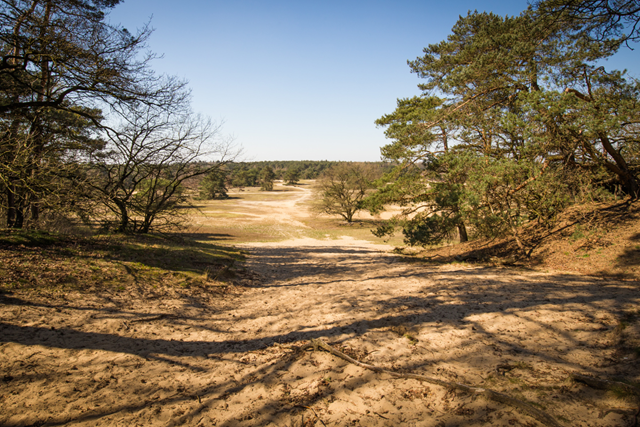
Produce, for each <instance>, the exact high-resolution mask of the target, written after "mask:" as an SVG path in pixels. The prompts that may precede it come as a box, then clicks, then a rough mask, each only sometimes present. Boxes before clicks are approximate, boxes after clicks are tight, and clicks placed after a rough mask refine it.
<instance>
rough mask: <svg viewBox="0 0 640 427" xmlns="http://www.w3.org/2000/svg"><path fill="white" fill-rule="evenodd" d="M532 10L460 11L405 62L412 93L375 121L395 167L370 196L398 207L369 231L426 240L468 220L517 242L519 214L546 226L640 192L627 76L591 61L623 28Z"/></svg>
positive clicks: (480, 230)
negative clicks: (590, 202) (590, 204)
mask: <svg viewBox="0 0 640 427" xmlns="http://www.w3.org/2000/svg"><path fill="white" fill-rule="evenodd" d="M545 7H546V6H545ZM545 10H546V9H545ZM542 12H543V11H542V10H536V9H533V8H530V9H528V10H526V11H524V12H522V13H521V14H520V15H519V16H515V17H501V16H497V15H495V14H492V13H478V12H473V13H469V14H468V15H467V16H463V17H460V19H459V20H458V22H457V23H456V24H455V26H454V27H453V29H452V33H451V35H449V37H448V38H447V40H444V41H442V42H440V43H436V44H432V45H429V46H427V47H426V48H425V49H424V55H423V56H421V57H418V58H417V59H415V60H414V61H410V62H409V66H410V67H411V71H412V72H414V73H416V74H418V75H419V76H420V77H422V78H423V79H424V80H425V82H424V83H422V84H420V85H419V87H420V88H421V89H422V90H423V95H422V96H419V97H415V98H411V99H400V100H398V106H397V109H396V110H395V111H394V112H393V113H391V114H388V115H385V116H383V117H381V118H380V119H378V120H377V121H376V123H377V124H378V125H379V126H384V127H386V131H385V132H386V135H387V137H388V138H390V139H392V142H391V143H390V144H388V145H387V146H385V147H383V149H382V154H383V157H385V158H386V159H387V160H392V161H397V162H398V166H397V167H396V168H395V169H394V171H393V172H392V173H391V174H389V175H388V176H387V177H386V178H385V179H384V180H383V181H382V182H381V184H382V185H381V189H380V191H379V192H378V193H377V194H376V195H375V196H373V197H372V198H371V199H370V200H369V205H370V206H371V207H372V209H373V210H376V209H381V207H382V206H383V205H384V204H386V203H398V204H400V205H402V206H404V207H405V210H404V212H403V214H402V215H399V216H397V217H396V218H395V219H394V221H392V223H391V224H387V225H386V227H383V228H381V229H380V230H378V233H379V234H384V233H386V232H389V231H390V230H391V228H392V225H394V224H395V225H400V226H402V228H403V230H404V233H405V237H406V240H407V243H409V244H433V243H437V242H439V241H441V240H442V239H444V238H446V237H447V236H450V235H451V234H452V232H453V231H454V230H455V229H456V228H457V229H458V231H459V234H460V237H461V240H464V238H465V236H466V231H465V230H464V227H465V226H468V225H470V226H472V228H473V230H474V233H475V234H476V235H485V236H501V235H505V234H512V235H513V236H514V237H515V238H516V240H517V241H518V244H519V245H520V246H521V248H522V249H523V250H524V251H525V252H526V251H527V250H528V249H527V248H526V246H527V245H526V243H525V242H523V241H522V240H521V239H520V238H519V235H518V228H519V227H520V226H521V225H522V224H524V223H527V222H530V221H537V222H539V223H540V224H543V225H545V226H548V225H550V224H551V223H553V220H554V219H555V218H556V217H557V214H558V213H559V212H561V211H562V210H563V209H564V208H566V207H567V206H568V205H570V204H571V203H575V202H576V201H579V200H581V199H584V198H594V197H601V196H602V195H603V194H605V190H608V191H609V192H615V191H618V192H619V193H624V194H626V195H629V196H630V197H632V198H638V197H640V185H639V181H638V170H639V169H640V157H639V156H638V154H639V151H638V148H639V145H638V144H639V142H638V123H639V119H640V117H639V114H638V108H637V105H638V95H639V93H638V90H639V86H638V82H637V81H635V80H634V79H631V78H629V77H627V76H626V75H625V73H623V72H620V71H607V70H605V68H604V67H602V66H600V65H599V63H598V61H600V60H602V59H604V58H607V57H609V56H611V55H613V54H615V53H616V51H617V50H618V49H619V48H620V46H621V40H622V39H621V38H615V37H609V36H610V35H609V34H608V35H607V37H604V38H595V37H592V32H591V31H592V28H587V27H585V26H584V25H583V23H582V22H581V21H579V20H573V21H570V22H569V21H560V20H558V19H556V17H555V16H554V15H552V14H548V13H542ZM615 35H616V34H613V36H615Z"/></svg>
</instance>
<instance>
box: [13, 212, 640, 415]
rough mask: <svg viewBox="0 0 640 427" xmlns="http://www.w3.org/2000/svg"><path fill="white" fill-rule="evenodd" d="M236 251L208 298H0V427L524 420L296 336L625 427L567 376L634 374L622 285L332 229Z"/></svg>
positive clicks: (614, 407)
mask: <svg viewBox="0 0 640 427" xmlns="http://www.w3.org/2000/svg"><path fill="white" fill-rule="evenodd" d="M294 206H298V207H299V206H300V205H294ZM295 212H296V210H295V209H294V210H293V211H292V213H291V216H292V217H293V218H291V219H292V220H295V219H296V218H295ZM245 247H246V248H247V250H248V251H249V252H250V257H249V260H248V261H247V265H246V267H247V268H248V269H249V270H250V271H253V272H255V273H254V274H253V275H252V276H251V278H249V279H246V280H245V281H244V286H243V287H237V288H235V291H233V290H232V291H231V293H230V294H229V295H227V296H226V298H223V299H222V298H213V299H209V300H203V299H198V298H195V297H194V296H189V295H185V294H181V293H180V292H178V291H176V292H175V293H173V294H167V295H166V296H164V297H161V298H151V299H149V298H147V299H144V300H143V299H132V298H127V297H126V296H125V295H107V296H105V295H90V296H86V295H72V294H68V295H66V297H65V298H64V299H57V300H55V301H48V300H45V299H42V298H40V299H39V298H36V297H33V296H31V297H27V296H20V295H14V296H11V297H9V296H3V297H2V299H1V300H0V302H1V303H2V305H1V306H0V343H1V346H0V379H1V380H2V381H3V382H2V383H1V385H2V388H1V391H0V394H1V396H0V425H7V426H27V425H86V426H101V425H102V426H110V425H122V426H132V425H141V426H168V425H199V426H209V425H216V426H262V425H273V426H290V425H295V426H300V425H307V426H308V425H323V424H324V425H327V426H329V425H336V426H343V425H363V426H395V425H407V426H413V425H415V426H458V425H498V426H499V425H504V426H511V425H516V426H517V425H521V426H536V425H540V424H539V423H538V422H537V421H535V420H533V419H532V418H530V417H529V416H527V415H523V414H522V413H521V412H519V411H518V410H515V409H513V408H510V407H508V406H504V405H501V404H498V403H495V402H490V401H487V400H484V399H483V398H480V397H473V396H468V395H464V394H461V393H459V392H454V391H450V390H447V389H444V388H442V387H438V386H433V385H428V384H422V383H420V382H418V381H415V380H398V379H393V378H391V377H389V376H387V375H384V374H377V373H374V372H371V371H366V370H364V369H362V368H359V367H356V366H353V365H349V364H347V363H346V362H344V361H343V360H341V359H338V358H336V357H333V356H331V355H329V354H327V353H320V352H312V353H311V352H307V353H304V352H296V351H295V348H296V347H297V346H300V345H302V344H304V343H307V342H308V341H309V340H310V339H313V338H320V339H323V340H325V341H327V342H329V343H331V344H332V345H333V346H334V347H336V348H340V349H343V350H344V351H345V352H347V353H348V354H350V355H352V356H354V357H356V358H357V359H359V360H362V361H366V362H367V363H370V364H374V365H377V366H381V367H384V368H387V369H391V370H396V371H400V372H415V373H424V374H427V375H430V376H433V377H437V378H441V379H443V380H447V381H457V382H463V383H468V384H473V385H478V386H483V387H488V388H492V389H495V390H499V391H503V392H505V393H507V394H510V395H512V396H514V397H518V398H520V399H522V400H526V401H528V402H531V403H532V404H534V405H536V407H538V408H541V409H544V410H545V411H547V412H548V413H549V414H551V415H553V416H554V417H555V418H556V419H557V420H558V421H559V422H560V423H561V424H562V425H567V426H580V425H582V426H625V425H630V424H631V423H632V422H633V418H634V413H635V411H636V407H637V406H636V403H635V402H634V401H633V400H626V399H625V398H624V397H619V396H616V395H614V394H608V393H605V392H601V391H596V390H593V389H590V388H589V387H587V386H585V385H582V384H579V383H574V382H572V381H570V380H568V375H569V374H570V373H571V372H580V373H585V374H592V375H596V376H599V377H602V378H614V377H622V378H625V379H627V380H630V381H636V382H638V381H640V372H639V368H638V366H639V365H640V362H639V361H638V359H637V352H636V353H634V349H635V348H637V347H638V346H640V338H639V337H640V328H639V326H640V322H639V321H638V316H639V315H640V312H638V308H639V307H640V305H639V303H640V292H639V288H638V283H635V282H612V281H605V280H601V279H597V278H590V277H584V276H580V275H569V274H560V273H540V272H532V271H524V270H514V269H499V268H485V267H479V266H468V265H451V264H448V265H428V264H424V263H413V262H409V261H411V260H410V259H405V258H402V257H400V256H397V255H394V254H392V253H390V252H389V251H388V249H390V248H388V247H385V246H381V245H374V244H372V243H369V242H364V241H358V240H354V239H349V238H344V239H339V240H314V239H298V240H290V241H284V242H277V243H261V244H247V245H246V246H245ZM499 365H508V366H509V367H508V368H506V369H502V370H497V369H496V368H497V367H498V366H499Z"/></svg>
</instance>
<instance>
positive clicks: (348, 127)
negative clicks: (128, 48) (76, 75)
mask: <svg viewBox="0 0 640 427" xmlns="http://www.w3.org/2000/svg"><path fill="white" fill-rule="evenodd" d="M526 7H527V2H526V0H510V1H509V0H500V1H498V0H479V1H478V0H476V1H466V0H463V1H452V0H440V1H436V0H423V1H413V0H394V1H391V0H387V1H379V0H296V1H293V0H225V1H221V0H182V1H176V0H125V1H124V3H122V4H120V5H118V6H116V7H115V9H114V10H113V11H112V12H111V15H110V18H109V19H110V20H111V22H112V23H116V24H117V23H120V24H122V25H123V26H124V27H125V28H127V29H129V30H130V31H132V32H134V30H135V29H136V28H141V27H142V26H143V25H144V24H145V23H146V22H148V21H149V20H151V26H152V27H153V28H154V29H155V31H154V33H153V35H152V36H151V39H150V43H149V44H150V48H151V50H152V51H154V52H156V53H158V54H162V55H163V58H161V59H158V60H156V61H155V62H154V64H153V67H154V69H155V70H156V71H157V72H159V73H166V74H171V75H176V76H178V77H181V78H184V79H186V80H188V81H189V82H190V87H191V90H192V93H193V108H194V110H195V111H196V112H199V113H202V114H204V115H206V116H210V117H211V118H212V119H214V120H217V121H224V127H223V131H224V133H226V134H229V135H232V136H234V137H235V139H236V142H237V143H238V144H239V145H241V146H242V147H243V148H244V160H351V161H376V160H379V159H380V147H381V146H383V145H385V144H386V143H387V140H386V139H385V137H384V134H383V129H381V128H377V127H376V126H375V124H374V121H375V120H376V119H377V118H379V117H380V116H382V115H383V114H386V113H390V112H392V111H393V110H394V109H395V106H396V99H397V98H405V97H410V96H414V95H418V94H419V93H420V91H419V89H418V88H417V84H418V83H420V79H419V78H418V77H417V76H416V75H415V74H411V73H410V72H409V67H408V66H407V60H413V59H415V58H416V57H418V56H420V55H421V54H422V49H423V48H424V47H425V46H427V45H428V44H431V43H437V42H439V41H441V40H444V39H445V38H446V37H447V35H448V34H449V33H450V30H451V27H453V25H454V24H455V22H456V20H457V19H458V16H459V15H466V13H467V11H468V10H476V9H477V10H478V11H491V12H494V13H497V14H500V15H517V14H519V13H520V12H521V11H522V10H524V9H525V8H526ZM619 55H620V56H619V57H617V58H615V59H614V60H610V61H609V62H610V64H607V65H608V67H613V68H620V69H622V68H628V69H630V71H631V74H632V75H634V76H635V77H638V75H637V73H635V72H634V71H636V70H638V67H637V66H638V64H639V61H638V52H637V50H636V51H633V52H630V51H626V52H623V53H622V54H619Z"/></svg>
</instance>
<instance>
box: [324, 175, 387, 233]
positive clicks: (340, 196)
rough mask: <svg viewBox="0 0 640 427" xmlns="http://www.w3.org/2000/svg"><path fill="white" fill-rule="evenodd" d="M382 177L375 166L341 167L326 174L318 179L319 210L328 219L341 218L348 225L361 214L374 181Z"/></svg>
mask: <svg viewBox="0 0 640 427" xmlns="http://www.w3.org/2000/svg"><path fill="white" fill-rule="evenodd" d="M379 177H380V171H379V170H378V168H376V167H375V166H374V165H371V164H366V163H339V164H337V165H335V166H332V167H331V168H329V169H327V170H326V171H324V173H323V174H322V175H321V176H320V178H319V179H318V193H319V196H320V199H319V202H318V204H317V210H318V211H320V212H322V213H326V214H329V215H340V216H341V217H342V218H344V219H345V221H347V222H352V221H353V216H354V215H355V214H356V213H357V212H358V211H359V210H362V208H363V206H362V201H363V199H364V198H365V196H366V195H367V191H368V190H370V189H372V188H373V181H374V180H375V179H377V178H379Z"/></svg>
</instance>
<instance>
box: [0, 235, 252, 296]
mask: <svg viewBox="0 0 640 427" xmlns="http://www.w3.org/2000/svg"><path fill="white" fill-rule="evenodd" d="M242 259H243V256H242V254H241V252H240V251H238V250H236V249H233V248H231V247H225V246H219V245H214V244H211V243H202V242H195V241H192V240H188V239H184V238H178V237H175V236H174V237H173V238H166V237H160V236H151V235H149V236H123V235H113V236H95V237H89V238H87V237H72V236H65V235H57V234H49V233H38V232H30V231H8V230H4V231H0V291H1V292H3V293H11V292H12V291H15V290H22V291H28V292H34V293H38V294H43V296H51V297H54V296H62V297H64V294H65V293H68V292H81V293H83V292H91V293H97V294H106V295H107V294H110V295H118V294H128V295H131V296H133V295H134V294H138V296H145V295H147V294H149V293H151V294H162V293H166V292H170V291H171V290H175V289H179V290H180V291H181V292H189V293H191V292H193V293H197V292H199V291H201V290H202V289H203V288H212V289H214V290H219V289H220V288H221V287H220V285H221V284H222V285H224V283H223V280H225V279H227V278H228V276H229V275H230V274H231V270H230V269H229V268H228V267H229V266H230V265H233V264H235V261H238V260H242ZM214 278H215V279H217V280H213V279H214Z"/></svg>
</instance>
